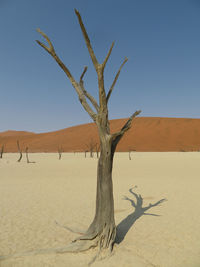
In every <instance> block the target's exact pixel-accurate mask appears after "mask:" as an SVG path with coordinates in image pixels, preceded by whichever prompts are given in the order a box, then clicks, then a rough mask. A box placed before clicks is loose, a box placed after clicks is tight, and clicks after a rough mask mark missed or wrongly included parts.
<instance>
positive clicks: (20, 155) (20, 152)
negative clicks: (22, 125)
mask: <svg viewBox="0 0 200 267" xmlns="http://www.w3.org/2000/svg"><path fill="white" fill-rule="evenodd" d="M17 147H18V151H19V159H18V161H17V162H20V161H21V159H22V151H21V148H20V145H19V141H18V140H17Z"/></svg>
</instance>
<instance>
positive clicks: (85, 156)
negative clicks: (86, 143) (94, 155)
mask: <svg viewBox="0 0 200 267" xmlns="http://www.w3.org/2000/svg"><path fill="white" fill-rule="evenodd" d="M84 152H85V158H86V156H87V152H88V151H87V150H85V151H84Z"/></svg>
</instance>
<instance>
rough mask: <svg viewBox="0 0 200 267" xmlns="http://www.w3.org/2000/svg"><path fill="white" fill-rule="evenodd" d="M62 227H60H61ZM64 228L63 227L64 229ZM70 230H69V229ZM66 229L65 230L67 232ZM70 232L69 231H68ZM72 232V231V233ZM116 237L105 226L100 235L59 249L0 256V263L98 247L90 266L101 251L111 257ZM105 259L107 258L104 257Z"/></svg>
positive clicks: (80, 238) (87, 237)
mask: <svg viewBox="0 0 200 267" xmlns="http://www.w3.org/2000/svg"><path fill="white" fill-rule="evenodd" d="M61 227H62V226H61ZM64 228H65V227H64ZM69 229H70V228H69ZM69 229H68V227H67V230H69ZM70 231H71V229H70ZM73 232H74V231H73ZM115 235H116V228H115V227H114V228H110V227H108V226H106V225H105V227H104V228H103V230H102V231H101V233H98V234H97V233H94V232H93V233H88V234H87V233H86V234H84V235H81V236H80V237H78V238H76V239H75V240H73V241H72V242H71V243H70V244H69V245H67V246H64V247H60V248H48V249H38V250H30V251H26V252H22V253H16V254H11V255H5V256H0V262H1V261H3V260H7V259H11V258H12V259H13V258H18V257H24V256H33V255H41V254H53V253H78V252H83V251H87V250H89V249H90V248H94V247H97V246H98V248H99V249H98V252H97V254H96V255H95V257H94V258H93V259H92V261H91V262H90V263H89V265H91V264H92V263H93V262H94V261H96V260H97V259H98V258H99V256H100V254H101V252H102V249H109V253H110V255H111V252H112V249H113V244H114V240H115ZM106 257H107V256H106Z"/></svg>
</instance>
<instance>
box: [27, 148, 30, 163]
mask: <svg viewBox="0 0 200 267" xmlns="http://www.w3.org/2000/svg"><path fill="white" fill-rule="evenodd" d="M26 162H27V163H30V161H29V158H28V147H26Z"/></svg>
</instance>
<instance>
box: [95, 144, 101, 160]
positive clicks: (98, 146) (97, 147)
mask: <svg viewBox="0 0 200 267" xmlns="http://www.w3.org/2000/svg"><path fill="white" fill-rule="evenodd" d="M99 150H100V145H98V144H96V153H97V158H99Z"/></svg>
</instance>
